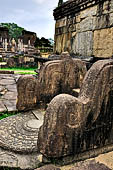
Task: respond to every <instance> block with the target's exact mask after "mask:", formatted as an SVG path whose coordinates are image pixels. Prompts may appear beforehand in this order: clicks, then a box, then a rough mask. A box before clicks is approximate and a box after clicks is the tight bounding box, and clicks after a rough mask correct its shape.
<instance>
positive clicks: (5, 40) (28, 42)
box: [0, 27, 36, 52]
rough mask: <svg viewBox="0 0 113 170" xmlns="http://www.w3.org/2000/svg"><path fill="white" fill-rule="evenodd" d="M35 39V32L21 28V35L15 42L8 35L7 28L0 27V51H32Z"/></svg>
mask: <svg viewBox="0 0 113 170" xmlns="http://www.w3.org/2000/svg"><path fill="white" fill-rule="evenodd" d="M35 40H36V33H34V32H30V31H26V30H23V32H22V36H21V37H19V38H18V41H17V42H16V41H15V39H14V38H13V39H11V37H10V36H9V30H8V29H7V28H5V27H0V52H4V51H5V52H32V51H34V43H35Z"/></svg>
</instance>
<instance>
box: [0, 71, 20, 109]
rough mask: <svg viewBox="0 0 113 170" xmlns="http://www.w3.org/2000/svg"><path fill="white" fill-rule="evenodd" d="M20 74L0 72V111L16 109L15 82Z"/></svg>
mask: <svg viewBox="0 0 113 170" xmlns="http://www.w3.org/2000/svg"><path fill="white" fill-rule="evenodd" d="M19 77H20V75H14V74H10V75H9V74H0V112H5V111H9V112H11V111H16V99H17V88H16V83H17V80H18V78H19Z"/></svg>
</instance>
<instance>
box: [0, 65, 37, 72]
mask: <svg viewBox="0 0 113 170" xmlns="http://www.w3.org/2000/svg"><path fill="white" fill-rule="evenodd" d="M35 69H37V68H24V67H13V68H0V70H4V71H14V72H15V74H36V72H34V70H35Z"/></svg>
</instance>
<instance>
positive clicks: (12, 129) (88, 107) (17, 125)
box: [0, 53, 113, 169]
mask: <svg viewBox="0 0 113 170" xmlns="http://www.w3.org/2000/svg"><path fill="white" fill-rule="evenodd" d="M70 63H71V66H72V67H70ZM45 67H46V69H45ZM57 68H58V69H57ZM61 68H62V69H61ZM48 69H49V71H48ZM60 69H61V70H60ZM62 73H63V76H62ZM64 73H65V75H64ZM42 75H43V76H42ZM53 75H54V76H53ZM64 76H65V78H64ZM81 76H83V77H84V76H85V77H84V78H83V77H82V78H81ZM50 77H51V79H50ZM57 78H58V79H57ZM60 78H61V79H60ZM39 80H40V81H39ZM50 80H51V81H50ZM61 80H63V81H62V83H61ZM65 80H66V81H65ZM112 80H113V60H112V59H108V60H104V61H98V62H96V63H95V64H94V65H93V66H92V67H91V68H90V69H89V71H88V72H87V73H86V67H85V64H84V63H83V62H82V61H80V60H74V59H71V58H70V55H69V54H68V53H63V54H62V55H61V60H59V61H58V60H57V61H54V62H48V63H46V64H45V65H44V67H42V69H41V70H40V76H39V79H38V78H37V77H33V76H31V77H29V76H28V77H26V76H25V77H24V76H23V77H20V78H19V80H18V82H17V84H18V86H17V90H18V103H17V106H18V109H19V110H27V109H32V110H31V111H27V112H23V113H20V114H17V115H15V116H11V117H8V118H5V119H3V120H1V121H0V166H8V167H20V168H21V169H29V168H31V169H35V168H36V167H37V166H39V165H40V163H42V162H43V163H44V162H45V161H46V162H47V161H50V160H53V159H57V160H59V159H60V160H63V162H65V163H68V159H67V157H69V160H71V161H74V160H81V158H83V159H84V158H90V157H92V156H96V155H98V154H99V153H104V152H106V151H110V150H112V146H111V145H110V144H112V143H113V137H112V136H113V129H112V117H113V115H112V86H113V85H112ZM42 82H43V84H42V85H43V86H44V87H46V89H47V91H48V93H47V94H49V98H48V95H47V94H46V93H45V91H44V89H43V88H42V87H41V83H42ZM49 82H50V83H49ZM59 82H60V83H61V85H62V86H60V90H59V86H57V85H58V84H59ZM57 83H58V84H57ZM66 87H67V89H66ZM78 88H80V93H79V92H78V94H77V92H76V90H77V89H78ZM73 89H74V91H75V92H76V93H75V94H74V93H73V92H72V91H73ZM20 96H21V97H20ZM54 96H55V97H54ZM75 96H76V97H75ZM46 98H47V103H48V102H49V101H50V103H49V105H48V107H47V106H46V107H47V109H46V110H40V109H39V105H42V103H44V104H45V102H46V100H44V99H46ZM51 99H52V100H51ZM38 102H39V103H38ZM36 105H37V109H35V110H34V109H33V108H34V106H36ZM43 109H44V107H43ZM93 151H94V152H93ZM86 153H87V154H86ZM23 160H24V161H23Z"/></svg>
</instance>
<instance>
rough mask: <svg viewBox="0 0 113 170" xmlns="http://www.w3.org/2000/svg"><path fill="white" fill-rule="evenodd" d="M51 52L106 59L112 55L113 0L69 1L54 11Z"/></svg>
mask: <svg viewBox="0 0 113 170" xmlns="http://www.w3.org/2000/svg"><path fill="white" fill-rule="evenodd" d="M54 18H55V20H56V26H55V52H57V53H61V52H63V51H68V52H71V53H75V54H76V55H78V56H84V57H88V56H95V57H104V58H109V57H111V56H112V55H113V46H112V44H113V39H112V34H113V1H112V0H69V1H66V2H65V3H61V5H60V6H59V7H57V8H56V9H55V10H54Z"/></svg>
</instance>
